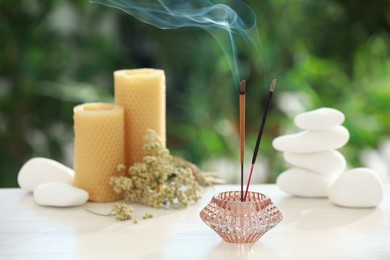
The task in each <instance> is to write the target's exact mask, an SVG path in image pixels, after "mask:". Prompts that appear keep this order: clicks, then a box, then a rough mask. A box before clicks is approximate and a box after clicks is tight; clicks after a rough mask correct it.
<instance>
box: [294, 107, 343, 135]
mask: <svg viewBox="0 0 390 260" xmlns="http://www.w3.org/2000/svg"><path fill="white" fill-rule="evenodd" d="M344 119H345V116H344V114H343V113H342V112H340V111H339V110H337V109H334V108H328V107H322V108H319V109H315V110H312V111H308V112H304V113H301V114H299V115H297V116H296V117H295V119H294V123H295V125H296V126H298V127H299V128H302V129H306V130H320V129H326V128H330V127H333V126H336V125H341V124H342V123H343V122H344Z"/></svg>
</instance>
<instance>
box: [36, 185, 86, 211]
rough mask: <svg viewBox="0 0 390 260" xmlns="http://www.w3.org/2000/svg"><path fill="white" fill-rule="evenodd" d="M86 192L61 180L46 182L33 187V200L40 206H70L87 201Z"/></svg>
mask: <svg viewBox="0 0 390 260" xmlns="http://www.w3.org/2000/svg"><path fill="white" fill-rule="evenodd" d="M88 197H89V195H88V192H86V191H85V190H82V189H79V188H76V187H74V186H72V185H70V184H67V183H63V182H48V183H44V184H41V185H39V186H38V187H36V188H35V189H34V201H35V202H36V203H37V204H38V205H41V206H53V207H71V206H79V205H82V204H84V203H85V202H87V200H88Z"/></svg>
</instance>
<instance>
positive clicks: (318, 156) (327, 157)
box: [283, 150, 347, 174]
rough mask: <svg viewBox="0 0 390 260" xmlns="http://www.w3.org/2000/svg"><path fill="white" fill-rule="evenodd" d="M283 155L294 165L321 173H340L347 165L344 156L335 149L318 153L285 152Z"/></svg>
mask: <svg viewBox="0 0 390 260" xmlns="http://www.w3.org/2000/svg"><path fill="white" fill-rule="evenodd" d="M283 156H284V159H285V160H286V161H287V162H289V163H291V164H292V165H294V166H297V167H300V168H304V169H307V170H309V171H314V172H318V173H321V174H340V173H342V172H343V171H345V168H346V166H347V162H346V161H345V158H344V156H343V155H342V154H341V153H340V152H338V151H334V150H331V151H324V152H316V153H289V152H285V153H284V154H283Z"/></svg>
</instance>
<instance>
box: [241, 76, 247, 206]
mask: <svg viewBox="0 0 390 260" xmlns="http://www.w3.org/2000/svg"><path fill="white" fill-rule="evenodd" d="M245 88H246V81H245V80H243V81H241V83H240V162H241V201H244V150H245Z"/></svg>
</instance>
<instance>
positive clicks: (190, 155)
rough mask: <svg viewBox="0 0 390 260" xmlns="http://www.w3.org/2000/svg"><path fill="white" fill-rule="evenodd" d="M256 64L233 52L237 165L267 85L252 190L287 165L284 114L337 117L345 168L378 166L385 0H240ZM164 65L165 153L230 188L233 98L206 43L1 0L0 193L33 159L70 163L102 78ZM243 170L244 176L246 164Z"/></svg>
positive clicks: (102, 13)
mask: <svg viewBox="0 0 390 260" xmlns="http://www.w3.org/2000/svg"><path fill="white" fill-rule="evenodd" d="M246 2H247V3H248V4H249V5H250V6H251V7H252V8H253V9H254V10H255V12H256V14H257V19H258V29H259V34H260V37H261V41H262V47H261V56H260V57H259V55H258V54H257V53H256V52H255V50H253V49H251V48H247V47H246V46H244V45H238V53H239V60H240V68H241V70H242V71H244V72H245V75H247V78H246V80H247V82H248V91H250V94H248V95H247V125H246V127H247V141H246V149H247V150H246V161H247V162H248V163H249V162H250V160H251V156H252V151H253V147H254V144H255V140H256V137H257V131H258V127H259V124H260V120H261V116H262V113H263V106H264V102H265V98H266V96H267V91H268V88H269V84H270V81H271V80H272V78H277V79H278V85H277V91H276V93H275V95H274V99H273V103H272V110H271V111H270V113H269V117H268V121H267V126H266V130H265V133H264V136H263V140H262V144H261V147H260V152H259V158H258V161H257V165H256V168H255V175H256V176H257V177H255V180H254V182H271V183H272V182H274V181H275V178H276V177H277V175H278V174H279V173H280V172H282V171H283V170H284V169H286V168H287V167H288V165H286V163H284V161H283V160H282V154H281V153H279V152H277V151H275V150H274V149H273V148H272V146H271V142H272V139H273V138H275V137H277V136H279V135H282V134H285V133H287V132H297V131H298V129H296V128H295V127H294V125H293V117H294V115H296V114H297V113H299V112H302V111H307V110H311V109H314V108H318V107H322V106H327V107H333V108H336V109H339V110H341V111H343V112H344V113H345V115H346V121H345V123H344V125H345V126H346V127H347V128H348V129H349V131H350V134H351V137H350V141H349V143H348V144H347V146H345V147H344V148H342V149H341V150H340V151H341V152H342V153H343V154H344V155H345V157H346V158H347V161H348V164H349V167H357V166H364V165H368V166H372V167H376V168H377V170H378V171H380V173H381V174H382V177H383V179H386V178H388V175H389V167H390V163H389V162H390V155H389V154H390V152H389V150H390V148H389V147H390V145H389V141H388V140H389V136H390V108H389V102H390V55H389V54H390V1H388V0H376V1H352V0H319V1H312V0H295V1H289V0H261V1H257V0H253V1H246ZM140 67H151V68H160V69H164V70H165V73H166V77H167V134H168V137H167V138H168V139H167V140H168V148H169V149H170V150H171V152H172V153H173V154H174V155H177V156H181V157H184V158H185V159H187V160H190V161H192V162H194V163H196V164H198V165H200V166H202V168H204V169H205V170H217V171H219V172H220V174H221V176H222V177H223V178H225V179H226V180H227V182H230V183H234V182H237V181H238V180H239V178H238V177H239V176H238V175H239V171H238V169H239V145H238V142H239V138H238V129H237V124H238V108H237V107H238V95H237V89H236V86H234V85H235V84H234V81H233V77H232V74H231V70H230V67H229V66H228V64H227V61H226V57H225V55H224V53H223V51H222V49H221V47H220V46H219V45H218V44H217V42H216V41H215V39H214V38H213V37H211V36H210V34H208V33H207V32H204V31H201V30H197V29H192V30H190V29H187V30H160V29H157V28H155V27H152V26H150V25H148V24H144V23H142V22H140V21H138V20H137V19H135V18H133V17H131V16H129V15H127V14H125V13H123V12H121V11H118V10H115V9H112V8H108V7H105V6H101V5H96V4H90V3H88V2H87V1H84V0H78V1H56V0H40V1H37V0H29V1H27V0H23V1H14V0H2V1H1V2H0V187H16V186H17V182H16V176H17V173H18V170H19V169H20V167H21V166H22V165H23V163H24V162H26V161H27V160H28V159H30V158H32V157H36V156H41V157H48V158H52V159H55V160H58V161H60V162H62V163H64V164H65V165H68V166H70V167H72V160H73V158H72V157H73V107H74V106H75V105H77V104H80V103H84V102H92V101H112V102H113V71H115V70H118V69H124V68H128V69H131V68H140ZM247 169H248V168H247Z"/></svg>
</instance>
